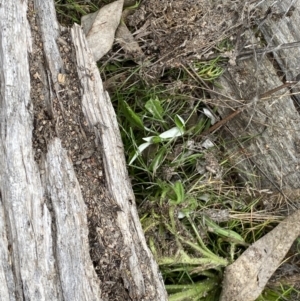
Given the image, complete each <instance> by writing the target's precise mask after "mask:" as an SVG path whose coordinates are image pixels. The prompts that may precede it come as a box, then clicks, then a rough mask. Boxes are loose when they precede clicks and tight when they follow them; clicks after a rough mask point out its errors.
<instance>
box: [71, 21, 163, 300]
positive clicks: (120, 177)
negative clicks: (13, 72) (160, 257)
mask: <svg viewBox="0 0 300 301" xmlns="http://www.w3.org/2000/svg"><path fill="white" fill-rule="evenodd" d="M72 37H73V41H74V45H75V47H76V49H77V52H76V58H77V66H78V74H79V78H81V84H82V91H83V95H82V105H83V111H84V114H85V116H86V118H87V120H88V122H89V125H90V127H91V128H94V129H95V133H96V136H97V138H98V142H99V143H100V144H101V148H102V152H103V161H104V166H105V175H106V181H107V187H108V190H109V192H110V193H111V195H112V197H113V199H114V200H115V201H116V203H117V205H118V206H119V208H120V211H118V219H117V220H116V223H117V226H118V227H119V229H121V232H122V234H123V237H124V241H125V245H126V246H127V247H129V248H130V254H131V258H130V262H129V267H130V271H128V272H129V274H128V275H130V277H128V279H126V282H127V281H131V279H132V280H133V281H134V284H135V285H136V288H137V290H136V294H137V295H136V296H137V298H138V299H140V298H143V297H142V296H143V295H144V294H146V295H145V296H144V298H146V299H145V300H167V295H166V292H165V290H164V285H163V280H162V277H161V276H160V274H159V270H158V266H157V264H156V262H155V261H154V259H153V256H152V254H151V252H150V250H149V249H148V247H147V244H146V240H145V238H144V233H143V230H142V227H141V224H140V221H139V217H138V214H137V210H136V206H135V198H134V194H133V191H132V188H131V184H130V181H129V177H128V172H127V168H126V162H125V156H124V148H123V143H122V140H121V136H120V132H119V127H118V123H117V118H116V115H115V112H114V109H113V107H112V104H111V101H110V98H109V95H108V93H107V92H106V91H104V90H103V85H102V81H101V78H100V75H99V71H98V69H97V66H96V63H95V61H94V59H93V56H92V53H91V52H90V51H89V48H88V44H87V41H86V39H85V37H84V35H83V33H82V31H81V29H80V27H79V26H77V25H74V27H73V29H72ZM136 242H138V243H136Z"/></svg>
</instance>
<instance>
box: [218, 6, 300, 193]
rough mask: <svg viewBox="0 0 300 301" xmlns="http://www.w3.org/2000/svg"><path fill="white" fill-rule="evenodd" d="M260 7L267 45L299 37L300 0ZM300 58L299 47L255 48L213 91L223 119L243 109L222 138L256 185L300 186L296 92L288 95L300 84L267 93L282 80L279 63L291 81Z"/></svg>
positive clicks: (299, 121) (242, 171)
mask: <svg viewBox="0 0 300 301" xmlns="http://www.w3.org/2000/svg"><path fill="white" fill-rule="evenodd" d="M292 4H293V7H292ZM259 8H260V9H261V10H262V19H261V20H260V21H257V23H258V24H257V26H258V27H257V28H258V30H260V31H261V33H262V34H263V40H264V41H266V42H267V45H269V46H271V45H274V46H280V45H282V44H285V43H291V42H295V41H299V31H298V27H299V22H300V21H299V20H300V6H299V3H298V2H295V1H289V0H285V1H281V2H280V3H276V5H275V6H274V1H263V2H262V3H260V5H259ZM270 10H271V11H272V12H273V11H274V13H270V12H269V11H270ZM268 12H269V14H268ZM251 39H252V40H253V39H254V37H251ZM248 41H249V42H250V41H251V40H250V39H249V40H248ZM248 44H249V43H248ZM255 47H256V46H255ZM266 48H267V47H266ZM299 57H300V53H299V49H298V48H289V49H284V50H278V51H277V50H276V51H274V52H273V57H270V55H263V54H261V53H260V54H257V55H256V54H255V50H253V55H252V58H251V59H247V60H243V61H237V65H236V66H231V67H229V68H228V70H227V71H226V73H225V76H223V77H222V79H221V85H222V86H223V89H222V90H219V92H221V93H222V94H223V96H220V95H219V96H216V95H215V97H216V100H215V102H216V103H218V105H219V112H220V114H221V116H222V117H223V118H225V117H226V116H228V115H229V114H231V113H232V112H233V111H234V110H235V109H237V108H243V109H244V110H243V112H242V113H240V114H239V115H237V117H235V118H234V119H232V120H231V121H230V122H229V123H228V124H227V128H228V129H229V131H230V132H231V134H228V131H227V133H226V136H227V137H230V140H231V141H234V142H233V143H229V144H228V150H229V151H228V152H229V153H230V156H231V158H233V161H232V162H234V163H235V164H236V167H237V170H238V171H239V173H240V174H241V176H242V177H243V178H244V179H245V180H246V181H249V182H251V183H252V184H253V186H254V187H257V188H259V187H261V188H270V189H273V190H276V189H279V190H281V191H282V192H283V193H284V191H289V192H291V190H294V191H295V192H297V189H299V188H300V176H299V175H300V173H299V164H300V160H299V159H300V155H299V142H300V140H299V131H300V118H299V113H298V112H297V105H295V100H296V99H295V98H294V97H295V96H297V95H294V96H293V95H292V94H293V92H296V91H299V89H298V86H299V85H300V84H299V83H295V84H294V85H291V86H292V89H291V90H290V89H288V88H285V89H282V90H279V91H277V92H276V93H273V94H272V93H269V94H268V93H267V92H268V91H270V90H272V89H273V88H276V87H278V86H280V85H282V83H283V82H282V79H280V78H279V76H278V74H279V73H278V72H279V70H278V67H280V69H281V70H280V72H281V74H283V75H285V80H292V79H295V77H296V75H297V74H298V73H299V70H298V69H299V68H298V67H297V66H298V65H299ZM275 60H276V62H277V63H276V64H277V65H276V64H275V63H274V61H275ZM224 95H226V96H227V97H224ZM297 97H298V96H297ZM232 137H234V139H233V140H232ZM295 195H298V192H297V193H296V194H295Z"/></svg>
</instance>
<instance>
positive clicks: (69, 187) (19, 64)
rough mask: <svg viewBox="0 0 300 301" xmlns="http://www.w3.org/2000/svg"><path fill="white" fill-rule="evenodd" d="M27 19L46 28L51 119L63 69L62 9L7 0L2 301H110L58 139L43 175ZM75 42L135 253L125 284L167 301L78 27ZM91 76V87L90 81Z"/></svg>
mask: <svg viewBox="0 0 300 301" xmlns="http://www.w3.org/2000/svg"><path fill="white" fill-rule="evenodd" d="M27 10H30V13H36V14H37V15H38V19H39V21H40V22H39V28H38V29H37V30H38V31H39V32H40V34H41V37H42V40H43V47H44V48H43V51H44V57H45V66H43V68H44V74H49V78H50V80H51V81H52V83H53V91H47V92H46V93H45V94H47V95H48V96H49V99H48V100H47V101H48V102H49V108H50V109H49V111H51V95H52V94H53V93H55V94H56V95H59V93H58V92H59V91H58V90H59V88H60V87H59V83H58V82H57V81H58V75H59V74H60V73H61V70H62V68H63V62H62V59H61V56H60V52H59V47H58V45H57V42H56V40H57V38H58V37H59V34H60V26H59V25H58V24H57V22H56V16H55V8H54V2H53V1H39V0H35V1H34V6H33V2H32V1H13V0H8V1H1V2H0V65H1V69H0V83H1V96H0V101H1V102H0V105H1V119H0V135H1V140H0V190H1V198H0V233H1V238H0V283H1V285H0V300H5V301H7V300H31V301H34V300H37V301H41V300H47V301H48V300H78V301H82V300H102V298H101V281H100V280H99V279H98V277H97V275H96V272H95V270H94V267H93V265H92V261H91V258H90V254H89V243H88V227H87V216H86V212H87V209H86V205H85V202H84V200H83V197H82V193H81V189H80V186H79V183H78V180H77V178H76V174H75V172H74V168H73V165H72V161H71V160H70V159H69V157H68V153H67V152H66V150H65V149H64V148H63V147H62V143H61V141H60V139H59V138H53V139H51V140H50V141H48V142H47V143H48V152H47V154H46V156H45V158H44V164H43V165H42V166H41V165H37V163H36V162H35V160H34V149H33V146H32V130H33V114H32V104H31V101H32V100H31V98H30V89H31V88H33V87H31V81H30V75H29V69H30V65H29V60H28V55H29V53H31V51H32V43H33V40H32V36H31V34H32V32H31V31H30V26H29V23H28V20H27V16H26V12H27ZM72 39H73V41H72V43H74V45H75V48H76V58H77V64H78V74H79V75H78V77H79V79H81V85H82V87H83V90H82V102H83V110H84V114H85V117H86V119H87V120H88V121H89V125H90V128H91V129H93V128H94V129H95V135H96V137H97V139H98V142H99V143H101V145H102V150H103V160H104V164H105V173H106V180H107V183H108V189H109V191H110V192H111V196H112V197H113V199H114V201H115V202H116V203H117V204H118V206H119V208H121V210H120V211H118V212H117V219H116V221H115V223H116V226H117V227H119V228H120V230H121V233H122V235H123V240H124V243H125V248H127V249H128V250H130V252H131V253H130V254H131V256H130V257H128V263H127V265H128V275H123V281H124V285H126V286H127V289H128V290H129V291H130V295H132V296H135V298H136V300H167V295H166V291H165V288H164V285H163V280H162V278H161V275H160V273H159V270H158V266H157V264H156V263H155V261H154V259H153V257H152V255H151V253H150V251H149V249H148V247H147V245H146V242H145V238H144V235H143V231H142V228H141V225H140V222H139V218H138V215H137V210H136V207H135V202H134V195H133V192H132V189H131V185H130V183H129V180H128V175H127V171H126V166H125V159H124V150H123V145H122V142H121V139H120V134H119V131H118V125H117V122H116V117H115V114H114V111H113V108H112V105H111V103H110V99H109V96H108V94H107V93H106V92H105V91H103V86H102V82H101V78H100V76H99V73H98V70H97V67H96V64H95V62H94V61H93V58H92V55H91V53H90V51H89V49H88V46H87V43H86V40H85V37H84V35H83V34H82V31H81V29H80V27H79V26H75V27H74V28H73V29H72ZM87 69H88V70H90V71H91V72H93V78H88V77H87V76H86V74H84V72H83V70H87ZM99 124H106V125H107V126H106V127H105V129H106V130H105V131H99V128H98V125H99ZM49 199H51V203H49ZM145 262H147V265H146V266H145Z"/></svg>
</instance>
